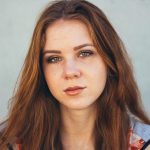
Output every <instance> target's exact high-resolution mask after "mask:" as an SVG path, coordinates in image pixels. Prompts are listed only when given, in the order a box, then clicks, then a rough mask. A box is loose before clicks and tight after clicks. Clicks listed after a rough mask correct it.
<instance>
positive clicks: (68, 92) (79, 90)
mask: <svg viewBox="0 0 150 150" xmlns="http://www.w3.org/2000/svg"><path fill="white" fill-rule="evenodd" d="M82 91H83V89H76V90H72V91H65V93H66V94H67V95H77V94H80V93H81V92H82Z"/></svg>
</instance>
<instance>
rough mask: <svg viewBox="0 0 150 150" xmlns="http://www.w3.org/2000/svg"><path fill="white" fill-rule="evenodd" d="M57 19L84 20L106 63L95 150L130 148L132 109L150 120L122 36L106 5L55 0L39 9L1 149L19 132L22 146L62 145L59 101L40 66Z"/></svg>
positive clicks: (35, 149)
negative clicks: (46, 38)
mask: <svg viewBox="0 0 150 150" xmlns="http://www.w3.org/2000/svg"><path fill="white" fill-rule="evenodd" d="M59 19H64V20H72V19H77V20H79V21H82V22H83V23H85V24H86V25H87V27H88V29H89V33H90V35H91V38H92V40H93V43H94V45H95V46H96V48H97V50H98V52H99V54H100V55H101V57H102V58H103V60H104V62H105V64H106V66H107V70H108V75H107V82H106V86H105V89H104V91H103V93H102V95H101V96H100V97H99V98H98V99H97V103H98V104H97V119H96V122H95V131H94V132H95V141H96V142H95V150H99V149H101V150H114V149H115V150H127V149H128V130H129V124H130V120H129V116H130V114H131V115H134V116H136V117H138V118H139V119H140V120H141V121H143V122H145V123H147V124H150V120H149V118H148V117H147V116H146V114H145V112H144V111H143V108H142V105H141V97H140V92H139V90H138V87H137V84H136V82H135V79H134V76H133V70H132V64H131V62H130V59H129V58H128V54H127V52H126V50H125V47H124V45H123V42H122V41H121V39H120V37H119V36H118V34H117V33H116V31H115V30H114V28H113V27H112V25H111V23H110V22H109V21H108V19H107V17H106V16H105V14H104V13H103V12H102V10H100V9H99V8H98V7H96V6H95V5H93V4H91V3H90V2H87V1H84V0H60V1H56V2H54V3H52V4H50V5H48V7H47V8H46V9H45V10H44V11H43V13H42V14H41V16H40V18H39V20H38V22H37V24H36V27H35V30H34V33H33V37H32V41H31V45H30V48H29V51H28V54H27V56H26V58H25V62H24V65H23V68H22V72H21V74H20V77H19V80H18V84H17V87H16V90H15V92H14V96H13V98H12V100H11V108H10V111H9V116H8V119H7V121H6V127H5V129H4V131H3V133H2V135H1V136H0V149H5V148H4V147H5V145H6V144H7V143H8V142H9V141H10V140H11V139H13V138H15V137H16V138H19V139H21V141H22V147H23V149H24V150H39V149H41V150H43V149H45V150H46V149H47V150H48V149H49V150H60V149H63V148H62V143H61V140H60V136H59V128H60V125H61V122H60V112H59V103H58V101H57V100H56V99H55V97H53V95H52V94H51V92H50V91H49V89H48V87H47V84H46V81H45V78H44V74H43V70H42V50H43V47H44V44H45V33H46V29H47V28H48V26H50V25H51V24H52V23H54V22H55V21H56V20H59ZM120 137H121V138H120Z"/></svg>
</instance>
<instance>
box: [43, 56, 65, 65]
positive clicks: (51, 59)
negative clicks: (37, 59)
mask: <svg viewBox="0 0 150 150" xmlns="http://www.w3.org/2000/svg"><path fill="white" fill-rule="evenodd" d="M61 60H62V58H61V57H58V56H49V57H47V58H46V62H47V63H57V62H58V61H61Z"/></svg>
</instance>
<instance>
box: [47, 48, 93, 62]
mask: <svg viewBox="0 0 150 150" xmlns="http://www.w3.org/2000/svg"><path fill="white" fill-rule="evenodd" d="M81 54H84V55H82V56H81V57H83V58H85V57H89V56H91V55H93V54H94V52H93V51H91V50H82V51H80V52H79V57H80V55H81ZM54 59H55V60H54ZM61 60H62V58H61V57H59V56H49V57H47V58H46V62H47V63H57V62H58V61H61Z"/></svg>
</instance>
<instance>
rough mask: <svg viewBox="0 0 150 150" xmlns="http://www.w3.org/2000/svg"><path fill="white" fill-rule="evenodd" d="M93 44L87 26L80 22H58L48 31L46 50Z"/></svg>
mask: <svg viewBox="0 0 150 150" xmlns="http://www.w3.org/2000/svg"><path fill="white" fill-rule="evenodd" d="M84 43H92V39H91V36H90V33H89V29H88V27H87V25H86V24H85V23H83V22H81V21H79V20H58V21H56V22H54V23H53V24H52V25H50V26H49V27H48V28H47V30H46V42H45V47H44V49H49V48H57V47H58V48H59V47H60V48H61V47H75V46H76V45H80V44H84Z"/></svg>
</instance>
